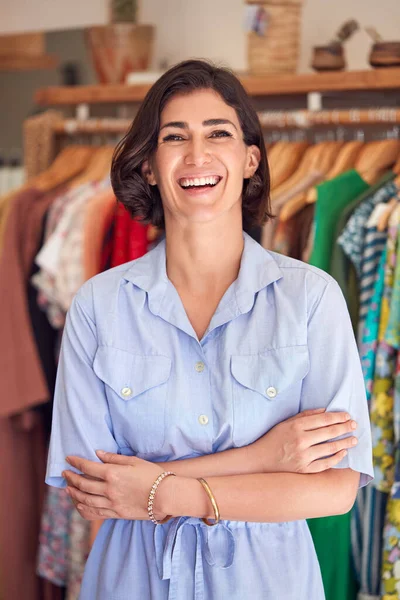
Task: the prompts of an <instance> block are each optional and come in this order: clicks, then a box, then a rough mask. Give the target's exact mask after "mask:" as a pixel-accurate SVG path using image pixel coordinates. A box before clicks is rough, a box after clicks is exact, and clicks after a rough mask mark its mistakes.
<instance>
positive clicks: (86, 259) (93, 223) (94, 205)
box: [83, 188, 117, 280]
mask: <svg viewBox="0 0 400 600" xmlns="http://www.w3.org/2000/svg"><path fill="white" fill-rule="evenodd" d="M116 209H117V201H116V198H115V195H114V192H113V191H112V189H111V188H110V189H108V190H106V191H104V192H101V193H99V194H96V195H95V196H94V197H93V200H90V202H89V203H88V205H87V207H86V208H85V222H84V241H83V263H84V278H85V280H87V279H90V278H91V277H93V276H94V275H97V273H100V271H101V256H102V248H103V241H104V238H105V236H106V233H107V230H108V228H109V227H110V225H111V222H112V219H113V217H114V214H115V211H116Z"/></svg>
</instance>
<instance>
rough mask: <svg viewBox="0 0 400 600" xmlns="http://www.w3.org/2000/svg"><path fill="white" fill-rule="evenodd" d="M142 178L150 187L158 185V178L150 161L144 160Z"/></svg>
mask: <svg viewBox="0 0 400 600" xmlns="http://www.w3.org/2000/svg"><path fill="white" fill-rule="evenodd" d="M141 170H142V177H144V178H145V179H146V181H147V183H148V184H149V185H157V181H156V178H155V177H154V173H153V171H152V169H151V166H150V161H149V160H148V159H146V160H144V161H143V163H142V169H141Z"/></svg>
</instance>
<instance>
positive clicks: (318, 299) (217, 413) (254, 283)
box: [46, 234, 372, 600]
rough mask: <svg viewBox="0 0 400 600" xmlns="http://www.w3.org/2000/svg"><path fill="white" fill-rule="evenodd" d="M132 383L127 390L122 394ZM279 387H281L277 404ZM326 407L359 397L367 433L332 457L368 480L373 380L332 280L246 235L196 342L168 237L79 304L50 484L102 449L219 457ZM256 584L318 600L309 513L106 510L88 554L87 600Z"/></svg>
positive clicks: (268, 591)
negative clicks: (232, 515)
mask: <svg viewBox="0 0 400 600" xmlns="http://www.w3.org/2000/svg"><path fill="white" fill-rule="evenodd" d="M260 274H261V277H260ZM117 299H118V301H117ZM94 306H95V310H96V313H95V314H94V312H93V307H94ZM271 311H272V312H271ZM266 315H268V318H266ZM307 322H308V326H306V325H305V324H306V323H307ZM155 331H156V332H157V341H155V336H154V332H155ZM228 338H229V343H228ZM238 340H240V345H239V344H238ZM327 340H329V343H326V341H327ZM255 342H256V346H255ZM155 344H156V345H155ZM221 348H225V349H226V354H222V355H221ZM174 349H177V351H176V352H175V350H174ZM332 349H335V351H334V352H333V351H332ZM232 353H233V354H234V356H233V359H232ZM199 360H201V361H202V363H203V364H204V369H202V370H201V372H199V371H198V370H196V369H195V365H196V363H197V362H198V361H199ZM326 365H329V368H326ZM182 374H184V376H182ZM132 377H133V379H132ZM210 383H211V388H210ZM126 386H127V387H129V388H130V399H129V397H128V398H126V396H125V395H124V398H122V396H121V389H122V388H123V387H126ZM269 386H274V387H275V389H276V390H277V394H276V402H275V400H271V399H270V398H269V396H268V393H267V389H268V387H269ZM210 390H211V392H210ZM316 391H317V392H318V393H317V396H316ZM350 391H352V393H350ZM124 394H125V392H124ZM350 397H351V406H350V404H349V401H350ZM214 398H218V402H214V401H213V399H214ZM271 402H272V404H273V408H274V410H271V408H272V404H271ZM250 404H251V405H252V406H253V407H254V410H252V411H249V405H250ZM321 405H323V406H326V407H327V409H328V410H332V411H337V410H350V408H351V413H352V416H353V417H354V419H355V420H356V421H357V423H358V429H357V431H356V435H358V436H359V443H358V445H357V446H355V447H354V448H351V449H350V450H349V452H348V455H347V456H346V457H345V458H344V459H343V460H342V461H341V463H340V464H339V465H337V468H351V469H353V470H355V471H358V472H360V473H361V477H360V486H363V485H365V484H367V483H368V481H369V480H370V478H371V475H372V464H371V444H370V428H369V421H368V411H367V403H366V400H365V390H364V383H363V379H362V372H361V368H360V363H359V357H358V352H357V347H356V344H355V340H354V336H353V333H352V330H351V324H350V320H349V317H348V312H347V308H346V305H345V302H344V299H343V295H342V294H341V292H340V289H339V287H338V286H337V284H336V282H335V281H334V280H333V279H332V278H331V277H330V276H329V275H327V274H325V273H323V272H322V271H320V270H317V269H314V268H312V267H309V266H308V265H303V264H301V263H299V262H298V261H293V260H292V259H289V258H286V257H282V256H280V255H278V254H274V253H270V252H266V251H265V250H264V249H263V248H261V246H260V245H259V244H257V243H256V242H255V241H254V240H252V239H251V238H250V236H248V235H246V234H244V251H243V255H242V259H241V265H240V271H239V275H238V278H237V280H236V281H235V282H233V283H232V285H231V286H230V287H229V288H228V290H227V291H226V293H225V294H224V297H223V298H222V299H221V302H220V304H219V306H218V308H217V310H216V312H215V314H214V316H213V317H212V319H211V322H210V325H209V327H208V329H207V331H206V333H205V334H204V336H203V338H202V339H201V340H199V339H198V337H197V335H196V333H195V331H194V330H193V327H192V325H191V323H190V322H189V320H188V317H187V314H186V312H185V310H184V307H183V304H182V302H181V300H180V297H179V294H178V293H177V291H176V289H175V287H174V286H173V284H172V283H171V282H170V281H169V280H168V277H167V274H166V243H165V240H162V241H161V242H160V243H159V244H158V245H157V246H156V248H155V249H153V250H152V251H151V252H149V253H147V254H146V255H145V256H143V257H142V258H140V259H139V260H135V261H132V262H130V263H128V264H124V265H121V266H120V267H117V268H114V269H111V270H109V271H107V272H106V273H102V274H100V275H98V276H96V277H94V278H92V279H91V280H90V282H88V283H87V284H84V286H83V287H82V288H81V289H80V290H79V292H78V294H77V296H76V297H75V299H74V301H73V303H72V306H71V309H70V310H69V313H68V316H67V322H66V327H65V330H64V336H63V344H62V349H61V355H60V365H59V370H58V375H57V385H56V394H55V412H54V420H53V430H52V437H51V444H50V453H49V461H48V471H47V477H46V481H47V483H48V484H50V485H55V486H59V487H63V486H65V481H64V479H63V478H62V472H63V470H64V469H68V468H69V465H68V463H66V462H65V456H66V455H68V454H69V453H71V454H78V455H80V456H84V457H86V458H88V459H91V460H97V461H98V458H97V457H96V454H95V450H96V449H98V448H102V449H104V450H106V451H110V452H119V453H122V454H124V455H132V454H134V455H136V456H138V457H139V458H144V459H146V460H151V461H160V460H162V461H169V460H175V459H179V458H182V457H190V456H199V455H202V454H210V453H215V452H219V451H223V450H226V449H229V448H232V447H234V446H239V447H240V446H244V445H247V444H249V443H252V442H253V441H254V440H256V439H258V438H259V437H260V435H263V434H264V433H266V432H267V431H268V430H269V429H270V428H271V427H273V426H274V425H276V424H277V423H278V422H281V421H283V420H285V419H287V418H288V417H289V416H292V415H294V414H296V413H298V411H301V410H305V409H310V408H316V407H318V406H321ZM149 406H151V418H149V414H150V413H149V412H148V407H149ZM232 406H233V413H232ZM126 411H128V413H127V412H126ZM76 414H79V419H75V418H74V415H76ZM199 414H206V415H208V417H209V423H208V426H207V427H205V426H204V425H199V420H198V415H199ZM191 415H192V417H193V418H192V417H191ZM127 423H128V424H129V426H128V427H127V426H126V424H127ZM251 596H253V597H255V598H263V599H265V600H268V599H271V600H276V599H278V598H279V599H281V598H282V599H283V598H284V597H285V596H286V597H295V598H307V600H321V598H322V597H323V588H322V581H321V576H320V570H319V565H318V561H317V558H316V554H315V550H314V546H313V543H312V539H311V536H310V535H309V530H308V527H307V523H306V521H296V522H287V523H253V522H238V521H228V520H225V521H224V520H223V521H221V522H220V523H219V524H218V525H217V526H215V527H214V528H209V527H207V526H205V524H204V523H202V521H201V519H198V518H191V517H180V518H175V519H172V520H171V521H169V522H168V523H165V524H163V525H154V524H153V523H152V522H151V521H148V520H143V521H140V520H137V521H136V520H134V521H125V520H113V519H108V520H106V521H105V522H104V524H103V525H102V527H101V529H100V532H99V534H98V535H97V537H96V540H95V542H94V546H93V548H92V550H91V553H90V556H89V559H88V562H87V565H86V569H85V575H84V579H83V584H82V590H81V595H80V600H87V599H88V600H89V599H90V600H92V599H93V598H96V600H110V598H117V597H119V598H125V597H126V598H130V600H143V598H152V599H153V600H161V599H162V600H164V599H165V600H167V599H169V600H187V599H188V598H196V600H200V599H203V598H232V600H236V599H237V600H243V598H248V597H251ZM341 600H343V598H342V599H341Z"/></svg>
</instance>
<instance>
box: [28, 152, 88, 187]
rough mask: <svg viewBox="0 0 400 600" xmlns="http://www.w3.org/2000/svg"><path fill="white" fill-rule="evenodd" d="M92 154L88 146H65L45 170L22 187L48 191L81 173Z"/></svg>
mask: <svg viewBox="0 0 400 600" xmlns="http://www.w3.org/2000/svg"><path fill="white" fill-rule="evenodd" d="M92 155H93V148H92V147H90V146H81V145H71V146H67V147H66V148H64V149H63V150H61V152H60V153H59V154H58V155H57V157H56V158H55V159H54V161H53V162H52V164H51V165H50V167H49V168H48V169H46V171H44V172H43V173H40V174H39V175H37V176H35V177H33V178H31V179H30V180H29V181H28V182H27V183H26V184H25V186H24V187H28V188H29V187H34V188H36V189H38V190H41V191H42V192H48V191H50V190H52V189H54V188H56V187H58V186H59V185H61V184H62V183H66V182H68V181H70V180H71V179H72V178H73V177H75V176H77V175H78V174H79V173H81V172H82V171H83V170H84V169H85V168H86V165H87V164H88V162H89V160H90V157H91V156H92Z"/></svg>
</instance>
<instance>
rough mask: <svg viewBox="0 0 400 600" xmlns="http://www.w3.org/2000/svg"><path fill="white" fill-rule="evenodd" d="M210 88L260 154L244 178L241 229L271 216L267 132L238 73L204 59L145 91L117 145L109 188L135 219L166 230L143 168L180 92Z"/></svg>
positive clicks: (181, 65) (156, 196)
mask: <svg viewBox="0 0 400 600" xmlns="http://www.w3.org/2000/svg"><path fill="white" fill-rule="evenodd" d="M203 89H210V90H214V91H215V92H217V93H218V94H219V95H220V96H221V98H222V99H223V100H224V101H225V102H226V104H228V105H229V106H231V107H232V108H234V109H235V111H236V114H237V116H238V119H239V123H240V125H241V127H242V131H243V139H244V142H245V144H246V145H247V146H251V145H253V144H254V145H256V146H258V148H259V149H260V152H261V160H260V164H259V166H258V169H257V171H256V172H255V174H254V175H253V176H252V177H251V179H244V180H243V194H242V212H243V227H244V228H245V229H246V228H249V227H252V226H257V225H261V224H262V223H264V222H265V220H267V219H268V218H269V217H270V216H271V213H270V201H269V192H270V176H269V168H268V161H267V154H266V150H265V144H264V139H263V133H262V129H261V125H260V122H259V119H258V117H257V113H256V111H255V110H254V108H253V106H252V104H251V101H250V98H249V96H248V95H247V93H246V91H245V89H244V88H243V86H242V84H241V83H240V81H239V80H238V79H237V77H236V76H235V75H234V73H233V72H232V71H231V70H230V69H228V68H226V67H217V66H216V65H214V64H212V63H211V62H209V61H205V60H186V61H183V62H181V63H179V64H177V65H175V66H173V67H171V68H170V69H169V70H168V71H167V72H166V73H164V74H163V75H162V76H161V77H160V78H159V79H158V80H157V81H156V82H155V83H154V84H153V86H152V87H151V88H150V90H149V91H148V92H147V94H146V96H145V98H144V100H143V102H142V104H141V105H140V108H139V110H138V113H137V115H136V117H135V119H134V121H133V123H132V125H131V128H130V130H129V131H128V133H127V134H126V135H125V137H124V138H123V139H122V140H121V141H120V143H119V144H118V145H117V147H116V149H115V152H114V157H113V161H112V166H111V184H112V187H113V190H114V193H115V195H116V197H117V199H118V200H119V201H120V202H122V204H124V205H125V206H126V208H127V209H128V210H129V212H130V213H131V215H132V216H133V217H135V218H138V219H140V220H141V221H143V222H144V223H152V224H153V225H155V226H157V227H160V228H163V227H164V225H165V223H164V210H163V206H162V202H161V196H160V192H159V189H158V186H151V185H149V184H148V183H147V180H146V179H145V177H144V175H143V174H142V165H143V162H144V161H145V160H146V159H151V157H152V155H153V154H154V152H155V151H156V149H157V144H158V135H159V129H160V117H161V113H162V111H163V109H164V107H165V105H166V104H167V102H168V101H169V100H170V99H171V98H172V97H173V96H174V95H176V94H190V93H191V92H193V91H196V90H203Z"/></svg>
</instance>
